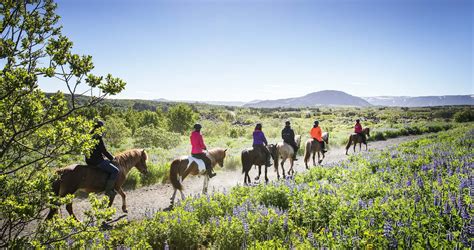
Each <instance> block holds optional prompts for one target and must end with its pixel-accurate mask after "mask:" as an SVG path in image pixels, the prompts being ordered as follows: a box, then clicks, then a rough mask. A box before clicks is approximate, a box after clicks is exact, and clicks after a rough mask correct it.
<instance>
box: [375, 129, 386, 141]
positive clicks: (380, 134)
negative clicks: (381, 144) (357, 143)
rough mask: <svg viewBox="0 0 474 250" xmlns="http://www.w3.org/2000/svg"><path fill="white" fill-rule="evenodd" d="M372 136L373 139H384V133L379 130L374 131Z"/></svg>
mask: <svg viewBox="0 0 474 250" xmlns="http://www.w3.org/2000/svg"><path fill="white" fill-rule="evenodd" d="M373 138H374V141H384V140H386V139H385V136H384V134H383V133H382V132H379V131H378V132H375V134H374V136H373Z"/></svg>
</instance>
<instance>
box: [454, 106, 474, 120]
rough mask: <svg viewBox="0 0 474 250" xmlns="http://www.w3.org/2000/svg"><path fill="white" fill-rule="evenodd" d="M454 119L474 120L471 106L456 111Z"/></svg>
mask: <svg viewBox="0 0 474 250" xmlns="http://www.w3.org/2000/svg"><path fill="white" fill-rule="evenodd" d="M454 120H455V121H456V122H472V121H474V111H473V110H472V108H469V109H465V110H463V111H458V112H456V114H454Z"/></svg>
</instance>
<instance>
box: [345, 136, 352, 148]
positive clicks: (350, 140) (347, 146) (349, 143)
mask: <svg viewBox="0 0 474 250" xmlns="http://www.w3.org/2000/svg"><path fill="white" fill-rule="evenodd" d="M351 143H352V135H349V141H348V142H347V145H346V150H348V149H349V148H350V147H351Z"/></svg>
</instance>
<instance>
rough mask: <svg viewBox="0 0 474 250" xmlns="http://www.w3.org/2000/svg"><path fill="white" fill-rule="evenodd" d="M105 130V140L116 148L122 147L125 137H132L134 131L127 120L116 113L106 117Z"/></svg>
mask: <svg viewBox="0 0 474 250" xmlns="http://www.w3.org/2000/svg"><path fill="white" fill-rule="evenodd" d="M105 131H106V132H105V136H104V139H105V141H106V142H107V143H108V144H110V145H111V146H113V147H116V148H118V147H120V146H121V145H122V143H123V142H124V140H125V138H128V137H130V135H131V133H132V132H131V130H130V129H129V128H128V127H127V125H126V124H125V120H124V119H122V118H120V117H118V116H116V115H114V116H108V117H107V118H106V123H105Z"/></svg>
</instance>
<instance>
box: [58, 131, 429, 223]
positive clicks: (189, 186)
mask: <svg viewBox="0 0 474 250" xmlns="http://www.w3.org/2000/svg"><path fill="white" fill-rule="evenodd" d="M419 137H420V136H406V137H399V138H395V139H389V140H386V141H377V142H369V147H368V148H369V151H374V150H383V149H387V148H389V147H391V146H396V145H398V144H400V143H402V142H405V141H410V140H414V139H417V138H419ZM360 153H362V154H365V153H366V151H365V146H364V145H363V146H362V151H361V152H360ZM351 154H354V152H353V149H352V147H351V148H350V149H349V155H351ZM356 154H359V145H357V147H356ZM345 159H347V156H346V155H345V148H342V147H341V148H334V147H331V145H329V151H328V153H326V158H325V159H324V161H323V162H322V165H321V166H312V162H310V164H309V166H310V168H314V167H324V165H326V164H331V163H336V162H339V161H342V160H345ZM316 161H317V156H316ZM289 166H290V165H289V162H288V161H287V162H286V164H285V170H286V172H288V169H289ZM294 170H295V172H296V174H297V173H301V172H304V171H306V168H305V167H304V160H303V156H299V157H298V161H296V162H295V166H294ZM216 171H217V176H215V177H214V178H212V179H211V180H210V181H209V193H213V192H223V191H226V190H230V189H231V188H232V187H234V186H237V185H243V181H244V175H243V174H242V169H241V168H237V169H236V170H234V171H226V170H225V165H224V168H222V169H220V167H216ZM279 171H280V176H282V173H281V167H280V166H279ZM249 174H250V178H251V179H252V181H254V179H255V177H256V176H257V175H258V169H257V168H255V167H252V170H250V173H249ZM264 178H265V177H264V167H262V175H261V177H260V182H262V181H263V182H264ZM268 178H269V180H270V182H271V181H274V180H276V179H277V175H276V172H275V171H274V167H273V166H271V167H269V168H268ZM203 182H204V178H203V177H195V176H192V177H187V178H186V179H185V180H184V182H183V186H184V189H183V191H184V194H185V195H186V197H188V196H190V195H192V196H193V195H196V194H200V193H201V192H202V186H203ZM125 193H126V195H127V198H126V199H127V208H128V213H127V214H125V213H123V212H122V209H121V207H122V198H121V196H120V195H117V196H116V197H115V201H114V204H113V206H114V207H115V208H116V210H117V213H116V214H115V216H114V219H116V220H117V219H120V218H127V219H128V220H129V221H131V220H140V219H143V218H145V217H146V216H147V215H148V216H150V215H152V214H154V212H157V211H159V210H162V209H165V208H167V207H168V206H169V205H170V198H171V195H172V194H173V187H172V186H171V184H170V183H167V184H154V185H151V186H146V187H142V188H138V189H135V190H128V191H125ZM179 198H180V195H179V192H178V194H177V195H176V201H178V200H179ZM73 207H74V213H75V214H76V216H77V217H78V219H81V218H82V216H83V214H84V210H86V209H89V208H90V204H89V202H88V200H87V199H80V198H76V199H74V203H73ZM61 215H62V216H66V215H67V212H66V210H65V208H64V206H63V207H62V208H61Z"/></svg>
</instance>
